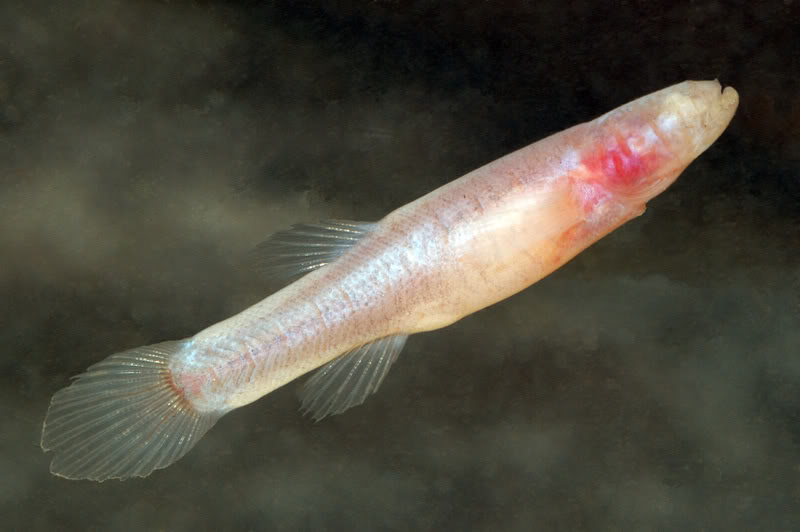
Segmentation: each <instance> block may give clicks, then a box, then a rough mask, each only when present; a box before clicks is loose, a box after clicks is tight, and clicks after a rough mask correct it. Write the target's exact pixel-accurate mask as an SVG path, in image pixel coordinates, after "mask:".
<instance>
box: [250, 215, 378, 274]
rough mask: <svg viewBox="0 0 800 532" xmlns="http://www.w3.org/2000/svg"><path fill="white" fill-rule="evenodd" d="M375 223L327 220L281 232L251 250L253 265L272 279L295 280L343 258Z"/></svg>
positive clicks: (298, 225)
mask: <svg viewBox="0 0 800 532" xmlns="http://www.w3.org/2000/svg"><path fill="white" fill-rule="evenodd" d="M373 227H375V223H372V222H352V221H348V220H324V221H322V222H319V223H315V224H295V225H293V226H292V227H291V229H287V230H285V231H279V232H277V233H275V234H274V235H272V236H271V237H270V238H268V239H267V240H265V241H264V242H262V243H261V244H259V245H258V246H256V247H255V249H253V251H252V252H251V253H250V259H251V262H252V264H253V266H254V267H255V268H256V269H257V270H259V271H261V272H263V273H264V274H266V275H267V276H269V277H271V278H276V279H281V280H286V281H289V280H292V281H293V280H295V279H297V278H298V277H301V276H303V275H305V274H307V273H309V272H311V271H313V270H316V269H317V268H321V267H323V266H325V265H326V264H329V263H331V262H333V261H334V260H336V259H337V258H339V257H341V256H342V255H343V254H344V253H345V252H346V251H347V250H349V249H350V248H351V247H353V246H354V245H355V244H356V243H357V242H358V241H359V240H361V239H362V238H363V237H364V235H366V234H367V233H369V232H370V231H371V230H372V228H373Z"/></svg>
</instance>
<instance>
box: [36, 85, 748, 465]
mask: <svg viewBox="0 0 800 532" xmlns="http://www.w3.org/2000/svg"><path fill="white" fill-rule="evenodd" d="M738 102H739V96H738V94H737V92H736V91H735V90H734V89H733V88H732V87H726V88H725V89H724V90H722V87H721V85H720V84H719V82H718V81H716V80H714V81H685V82H683V83H679V84H676V85H673V86H671V87H667V88H665V89H662V90H660V91H657V92H654V93H652V94H649V95H647V96H643V97H641V98H639V99H637V100H634V101H632V102H630V103H627V104H625V105H623V106H621V107H618V108H617V109H614V110H612V111H610V112H608V113H606V114H604V115H602V116H600V117H599V118H596V119H594V120H592V121H590V122H586V123H583V124H579V125H576V126H574V127H571V128H569V129H566V130H564V131H562V132H559V133H556V134H553V135H551V136H549V137H547V138H545V139H543V140H540V141H538V142H535V143H533V144H531V145H529V146H527V147H524V148H521V149H519V150H517V151H515V152H513V153H510V154H508V155H506V156H504V157H502V158H500V159H498V160H496V161H494V162H491V163H489V164H487V165H485V166H483V167H481V168H478V169H477V170H474V171H472V172H470V173H468V174H466V175H464V176H463V177H461V178H459V179H456V180H455V181H452V182H450V183H449V184H446V185H444V186H442V187H440V188H438V189H436V190H434V191H432V192H430V193H428V194H427V195H425V196H423V197H421V198H419V199H417V200H415V201H412V202H411V203H409V204H407V205H404V206H402V207H400V208H398V209H396V210H394V211H392V212H391V213H389V214H388V215H386V216H385V217H384V218H383V219H381V220H380V221H378V222H370V223H367V222H354V221H345V220H327V221H323V222H319V223H308V224H298V225H295V226H293V227H292V228H291V229H288V230H285V231H281V232H278V233H276V234H275V235H274V236H273V237H271V238H270V239H268V240H266V241H265V242H264V243H262V244H261V245H260V246H258V247H257V250H258V251H257V253H258V255H259V256H260V257H262V258H263V261H264V263H263V264H264V268H265V269H266V270H267V271H268V272H269V273H272V274H282V275H285V276H287V278H291V279H292V282H290V283H289V284H287V285H286V286H285V287H284V288H282V289H280V290H278V291H277V292H275V293H273V294H272V295H269V296H268V297H266V298H265V299H263V300H262V301H260V302H259V303H256V304H255V305H253V306H251V307H249V308H247V309H245V310H243V311H242V312H240V313H239V314H236V315H235V316H233V317H230V318H228V319H226V320H224V321H221V322H219V323H216V324H214V325H211V326H210V327H208V328H206V329H204V330H202V331H200V332H198V333H197V334H195V335H194V336H192V337H190V338H185V339H183V340H176V341H166V342H162V343H157V344H153V345H147V346H143V347H137V348H134V349H129V350H127V351H122V352H119V353H117V354H113V355H111V356H110V357H108V358H106V359H105V360H103V361H101V362H98V363H96V364H94V365H92V366H90V367H89V368H88V369H87V370H86V372H85V373H82V374H80V375H78V376H76V377H74V380H73V381H72V383H71V384H70V385H69V386H68V387H66V388H63V389H61V390H60V391H58V392H56V393H55V395H54V396H53V398H52V400H51V402H50V407H49V410H48V412H47V415H46V417H45V420H44V424H43V428H42V439H41V446H42V448H43V449H44V450H45V451H53V452H54V455H53V459H52V462H51V466H50V471H51V472H52V473H53V474H55V475H58V476H61V477H65V478H70V479H91V480H97V481H103V480H106V479H111V478H118V479H125V478H130V477H144V476H147V475H149V474H150V473H152V472H153V471H154V470H156V469H161V468H164V467H167V466H168V465H170V464H172V463H173V462H175V461H176V460H178V459H179V458H181V457H182V456H184V455H185V454H186V453H187V452H188V451H189V450H190V449H191V448H192V447H194V445H195V444H196V443H197V442H198V441H199V440H200V439H201V437H202V436H203V435H204V434H205V433H206V432H207V431H208V430H209V429H210V428H211V427H212V426H213V425H214V423H215V422H216V421H217V420H218V419H220V418H221V417H222V416H224V415H225V414H227V413H229V412H231V411H232V410H235V409H237V408H239V407H242V406H244V405H247V404H249V403H252V402H253V401H255V400H257V399H259V398H260V397H262V396H264V395H266V394H268V393H270V392H271V391H273V390H275V389H276V388H279V387H280V386H283V385H284V384H286V383H288V382H290V381H292V380H294V379H296V378H297V377H299V376H301V375H304V374H306V373H309V372H311V371H314V370H315V373H314V374H313V375H312V376H311V377H310V378H309V379H308V380H307V381H306V382H305V383H304V385H303V386H302V388H301V390H300V399H301V405H302V409H303V410H304V411H305V412H306V413H307V414H310V416H311V417H312V418H313V419H315V420H319V419H322V418H324V417H326V416H328V415H332V414H340V413H342V412H344V411H345V410H347V409H349V408H351V407H353V406H356V405H359V404H361V403H363V402H364V401H365V399H366V398H367V397H368V396H369V395H371V394H373V393H375V392H376V391H377V390H378V388H379V387H380V385H381V383H382V382H383V380H384V378H385V377H386V375H387V372H388V371H389V369H390V368H391V367H392V364H393V363H394V362H395V361H396V360H397V358H398V356H399V354H400V352H401V351H402V349H403V346H404V344H405V343H406V339H407V338H408V336H409V335H412V334H415V333H419V332H422V331H430V330H434V329H439V328H442V327H445V326H447V325H450V324H452V323H454V322H456V321H458V320H460V319H461V318H463V317H465V316H467V315H469V314H472V313H474V312H476V311H478V310H480V309H483V308H485V307H487V306H489V305H492V304H494V303H496V302H498V301H501V300H503V299H505V298H507V297H509V296H511V295H513V294H515V293H517V292H520V291H521V290H523V289H525V288H527V287H528V286H530V285H531V284H533V283H535V282H536V281H538V280H540V279H542V278H543V277H545V276H546V275H548V274H550V273H551V272H553V271H554V270H556V269H557V268H559V267H560V266H562V265H563V264H565V263H566V262H567V261H569V260H570V259H572V258H573V257H574V256H575V255H577V254H578V253H580V252H581V251H582V250H584V249H585V248H586V247H588V246H589V245H591V244H592V243H594V242H596V241H597V240H598V239H600V238H602V237H603V236H605V235H607V234H608V233H610V232H611V231H613V230H614V229H616V228H618V227H620V226H621V225H622V224H624V223H626V222H628V221H630V220H632V219H633V218H636V217H637V216H640V215H641V214H642V213H644V211H645V204H646V203H647V202H648V201H649V200H650V199H651V198H654V197H655V196H657V195H658V194H660V193H661V192H663V191H664V190H665V189H666V188H667V187H668V186H669V185H670V184H671V183H673V182H674V181H675V179H677V177H678V175H680V174H681V172H682V171H683V170H684V169H685V168H686V167H687V166H688V165H689V164H690V163H691V162H692V161H693V160H694V159H695V158H697V157H698V156H699V155H700V154H701V153H703V152H704V151H705V150H706V149H707V148H708V147H709V146H710V145H711V144H712V143H713V142H714V141H715V140H716V139H717V138H718V137H719V136H720V135H721V134H722V132H723V131H724V130H725V128H726V127H727V125H728V123H729V122H730V120H731V118H732V117H733V115H734V113H735V111H736V108H737V106H738Z"/></svg>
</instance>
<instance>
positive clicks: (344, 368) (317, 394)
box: [300, 335, 408, 421]
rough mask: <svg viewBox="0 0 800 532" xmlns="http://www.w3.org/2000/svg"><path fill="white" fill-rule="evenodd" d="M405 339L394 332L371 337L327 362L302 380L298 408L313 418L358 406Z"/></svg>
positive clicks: (395, 356)
mask: <svg viewBox="0 0 800 532" xmlns="http://www.w3.org/2000/svg"><path fill="white" fill-rule="evenodd" d="M406 339H408V336H407V335H395V336H387V337H385V338H381V339H380V340H375V341H374V342H370V343H368V344H364V345H362V346H361V347H358V348H356V349H353V350H352V351H348V352H347V353H345V354H343V355H342V356H340V357H339V358H336V359H335V360H333V361H331V362H328V363H327V364H325V365H324V366H322V367H321V368H320V369H318V370H317V372H316V373H314V375H312V376H311V378H310V379H308V380H307V381H306V382H305V384H303V389H302V390H301V392H300V400H301V402H302V406H301V410H302V411H303V413H304V414H311V417H312V418H313V419H314V420H315V421H319V420H320V419H322V418H324V417H325V416H330V415H334V414H341V413H342V412H344V411H345V410H347V409H348V408H350V407H353V406H358V405H360V404H361V403H363V402H364V400H366V398H367V397H368V396H369V395H370V394H373V393H375V392H376V391H378V387H379V386H380V385H381V382H383V379H384V377H386V374H387V373H388V372H389V368H391V367H392V364H393V363H394V361H395V360H397V356H398V355H399V354H400V351H402V350H403V346H404V345H405V343H406Z"/></svg>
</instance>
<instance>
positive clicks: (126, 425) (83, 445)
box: [42, 340, 220, 481]
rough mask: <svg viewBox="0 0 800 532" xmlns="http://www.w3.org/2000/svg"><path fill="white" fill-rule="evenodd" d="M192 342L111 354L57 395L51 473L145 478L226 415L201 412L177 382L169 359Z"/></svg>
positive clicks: (49, 440)
mask: <svg viewBox="0 0 800 532" xmlns="http://www.w3.org/2000/svg"><path fill="white" fill-rule="evenodd" d="M185 343H186V341H185V340H180V341H174V342H163V343H160V344H154V345H149V346H143V347H139V348H136V349H131V350H129V351H124V352H122V353H117V354H115V355H111V356H110V357H108V358H107V359H105V360H103V361H102V362H99V363H97V364H94V365H93V366H91V367H90V368H89V369H88V370H86V373H83V374H81V375H78V376H77V377H74V379H75V380H74V381H73V383H72V384H71V385H70V386H68V387H67V388H64V389H62V390H60V391H58V392H56V394H55V395H54V396H53V399H52V401H51V402H50V409H49V410H48V411H47V417H45V420H44V426H43V427H42V449H44V450H45V451H54V452H55V456H53V461H52V462H51V464H50V472H51V473H53V474H54V475H58V476H61V477H65V478H70V479H91V480H99V481H103V480H106V479H109V478H119V479H124V478H129V477H145V476H147V475H149V474H150V473H152V472H153V471H154V470H156V469H161V468H163V467H167V466H168V465H170V464H172V463H173V462H175V461H176V460H178V459H179V458H180V457H182V456H183V455H184V454H186V453H187V452H188V451H189V449H191V448H192V447H194V445H195V444H196V443H197V441H198V440H199V439H200V438H201V437H202V436H203V434H205V433H206V431H208V429H210V428H211V427H212V425H214V423H215V422H216V421H217V419H219V417H220V415H217V414H213V413H212V414H206V413H203V414H201V413H198V412H196V411H195V410H194V409H193V408H192V406H191V405H190V404H189V403H188V401H187V400H186V399H185V398H184V397H183V394H182V393H181V392H180V391H179V390H178V389H176V388H175V385H174V384H173V381H172V377H171V374H170V370H169V368H168V367H167V364H168V361H169V359H170V358H171V357H172V356H173V355H174V354H175V353H176V352H177V351H179V350H180V349H181V347H182V346H183V345H184V344H185Z"/></svg>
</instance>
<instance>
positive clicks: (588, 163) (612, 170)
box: [581, 133, 659, 187]
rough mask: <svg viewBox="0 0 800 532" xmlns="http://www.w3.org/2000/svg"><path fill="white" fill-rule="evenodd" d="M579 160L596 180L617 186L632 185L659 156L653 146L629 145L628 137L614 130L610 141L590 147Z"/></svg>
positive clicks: (655, 164) (648, 169) (655, 165)
mask: <svg viewBox="0 0 800 532" xmlns="http://www.w3.org/2000/svg"><path fill="white" fill-rule="evenodd" d="M581 162H582V163H583V165H584V166H585V167H586V169H587V170H588V171H589V172H591V173H592V175H593V176H595V177H596V178H597V179H598V180H599V181H601V182H605V183H607V184H609V185H611V186H612V187H614V186H616V187H619V186H633V185H636V184H637V183H639V181H640V180H641V179H642V178H643V177H645V176H647V175H649V174H651V173H653V171H654V170H655V169H656V167H657V166H658V162H659V157H658V154H657V153H656V152H655V151H654V150H653V149H650V150H648V151H645V152H643V153H642V152H639V151H637V150H635V149H631V147H630V144H629V143H628V139H627V138H626V137H624V136H623V135H621V134H619V133H617V134H616V135H615V136H614V139H613V140H612V141H611V142H606V143H604V144H603V145H602V146H599V147H598V148H596V149H593V150H591V151H590V153H589V155H587V156H586V157H584V158H583V160H582V161H581Z"/></svg>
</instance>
